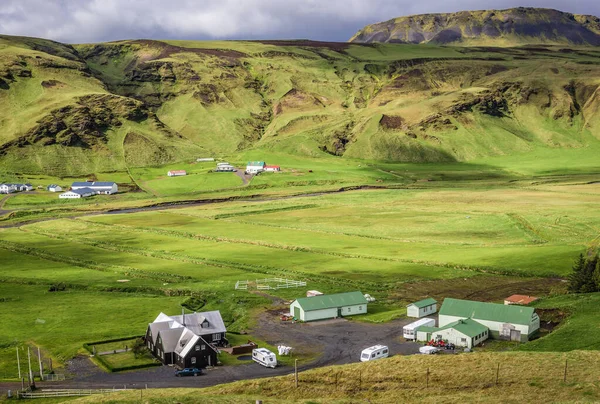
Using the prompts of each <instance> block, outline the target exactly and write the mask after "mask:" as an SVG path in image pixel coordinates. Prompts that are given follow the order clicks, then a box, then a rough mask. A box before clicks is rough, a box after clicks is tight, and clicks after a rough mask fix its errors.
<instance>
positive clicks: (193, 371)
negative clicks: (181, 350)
mask: <svg viewBox="0 0 600 404" xmlns="http://www.w3.org/2000/svg"><path fill="white" fill-rule="evenodd" d="M201 374H202V369H198V368H185V369H181V370H176V371H175V376H177V377H181V376H198V375H201Z"/></svg>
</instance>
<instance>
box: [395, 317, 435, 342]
mask: <svg viewBox="0 0 600 404" xmlns="http://www.w3.org/2000/svg"><path fill="white" fill-rule="evenodd" d="M423 326H424V327H435V319H433V318H422V319H420V320H417V321H415V322H413V323H410V324H407V325H405V326H404V327H402V335H403V336H404V338H406V339H411V340H414V339H417V328H419V327H423Z"/></svg>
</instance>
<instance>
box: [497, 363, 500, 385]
mask: <svg viewBox="0 0 600 404" xmlns="http://www.w3.org/2000/svg"><path fill="white" fill-rule="evenodd" d="M499 376H500V364H498V368H497V369H496V386H497V385H498V377H499Z"/></svg>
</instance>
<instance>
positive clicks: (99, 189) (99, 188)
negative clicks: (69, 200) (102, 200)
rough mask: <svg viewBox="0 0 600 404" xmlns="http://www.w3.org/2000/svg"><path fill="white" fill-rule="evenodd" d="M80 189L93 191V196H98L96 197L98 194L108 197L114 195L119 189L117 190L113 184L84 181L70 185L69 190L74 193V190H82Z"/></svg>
mask: <svg viewBox="0 0 600 404" xmlns="http://www.w3.org/2000/svg"><path fill="white" fill-rule="evenodd" d="M82 188H89V189H91V190H92V191H93V193H94V194H98V195H99V194H106V195H110V194H116V193H117V192H119V188H118V186H117V184H115V183H114V182H100V181H96V182H91V181H84V182H74V183H73V184H72V185H71V190H73V191H76V190H78V189H82Z"/></svg>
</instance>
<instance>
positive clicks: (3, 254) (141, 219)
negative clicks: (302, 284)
mask: <svg viewBox="0 0 600 404" xmlns="http://www.w3.org/2000/svg"><path fill="white" fill-rule="evenodd" d="M203 169H204V168H199V170H203ZM396 169H397V170H398V171H399V172H402V171H403V170H402V169H400V168H396ZM425 172H426V173H430V172H431V171H425ZM440 172H442V171H440ZM448 172H452V171H448ZM454 172H456V173H458V172H457V171H454ZM471 172H472V171H467V175H466V177H465V179H464V180H462V181H461V180H460V176H458V174H456V177H454V178H453V179H449V180H448V182H447V183H448V184H451V186H450V187H443V183H444V181H439V180H437V181H425V182H414V184H415V186H418V188H403V189H387V190H385V189H384V190H377V189H376V190H362V191H352V192H347V193H337V194H328V195H318V196H305V197H302V198H288V199H279V200H266V201H233V202H227V203H216V204H208V205H200V206H194V207H181V208H177V209H167V210H155V211H141V212H137V213H127V214H111V215H95V216H84V217H79V218H63V219H56V220H49V221H42V222H39V223H32V224H27V225H22V226H20V227H15V228H5V229H0V259H1V260H2V262H3V266H2V271H1V273H0V277H1V278H2V281H3V283H2V285H1V286H0V288H1V290H2V293H1V296H2V298H3V299H2V301H1V302H0V305H1V306H0V307H2V310H0V322H2V323H3V324H4V323H12V324H17V326H16V327H11V328H6V329H3V330H2V332H1V335H0V337H1V338H0V346H1V347H2V348H0V356H1V357H2V358H3V360H2V361H0V362H1V363H2V366H1V368H0V374H6V373H10V372H11V371H14V369H13V368H14V366H13V365H14V364H13V362H12V361H11V358H12V356H13V355H14V354H13V350H14V347H15V346H17V345H20V344H24V343H35V344H38V345H40V346H42V347H43V349H44V350H45V351H46V352H48V355H50V356H52V357H54V358H56V359H57V361H58V363H60V362H61V361H62V360H64V359H66V358H68V357H70V356H72V355H74V354H75V353H76V352H77V351H78V350H80V349H81V346H82V344H83V343H84V342H89V341H96V340H104V339H112V338H118V337H124V336H131V335H136V334H138V335H139V334H142V333H143V332H144V330H145V327H146V324H147V323H148V322H149V321H151V320H152V318H154V316H155V315H156V314H158V313H159V312H161V311H163V312H171V313H172V312H178V311H179V310H180V305H181V304H187V305H188V308H189V309H190V310H205V309H207V310H209V309H219V310H221V312H222V314H223V317H224V319H225V321H226V323H227V325H228V328H229V329H230V330H231V331H250V332H251V330H252V327H253V326H254V323H253V321H254V320H253V318H254V315H255V313H257V310H258V312H259V311H260V310H261V308H262V307H266V306H265V305H268V304H270V302H269V300H268V299H266V298H265V297H262V296H258V295H255V294H252V293H248V292H245V291H235V290H234V285H235V283H236V281H238V280H254V279H261V278H265V277H272V276H278V277H287V278H290V279H295V280H304V281H307V282H308V285H307V287H306V288H305V289H318V290H321V291H323V292H340V291H345V290H349V289H360V290H362V291H363V293H370V294H372V295H373V296H375V297H376V298H377V299H378V301H379V302H378V303H377V304H376V305H374V306H373V309H372V310H371V311H370V313H369V314H368V315H367V316H365V317H364V318H363V319H361V321H370V322H381V321H389V320H390V319H393V318H397V317H401V316H403V315H404V305H405V304H406V303H407V302H409V301H411V300H414V299H418V298H422V297H425V296H434V297H436V298H443V297H445V296H453V297H465V296H470V295H472V294H473V293H476V294H477V296H480V297H479V298H480V299H484V300H492V301H498V300H501V299H502V297H504V296H505V295H507V294H512V293H519V292H521V291H523V290H526V291H530V290H531V291H533V292H528V293H541V294H542V295H544V294H548V293H556V292H559V293H560V290H563V289H564V288H563V289H561V288H560V287H559V283H560V282H558V283H557V281H556V280H555V279H554V278H555V277H565V276H567V275H568V274H569V271H570V267H571V265H572V262H573V260H574V258H575V257H576V256H577V255H578V254H579V253H580V252H582V251H585V250H586V249H587V248H589V247H590V246H593V245H596V243H597V241H598V234H599V232H598V229H600V214H598V213H597V212H599V211H600V210H599V209H598V203H599V202H598V198H597V195H598V194H599V193H600V186H599V184H598V183H595V182H593V181H592V182H590V181H581V178H580V177H579V176H568V177H563V178H562V179H561V180H560V181H558V180H557V179H556V178H554V179H552V180H550V181H544V180H529V181H525V180H524V179H521V180H519V181H517V182H508V183H507V182H505V180H504V179H494V177H493V176H492V177H489V178H488V179H487V180H477V181H473V180H469V179H468V178H469V177H468V176H469V174H468V173H471ZM411 174H412V175H423V174H418V173H411ZM139 175H140V176H143V175H144V174H143V173H142V174H139ZM148 175H149V176H151V175H154V174H148ZM276 175H277V174H276ZM192 176H193V175H190V177H192ZM236 178H237V177H236ZM258 178H267V176H264V177H263V176H259V177H257V179H258ZM541 178H542V177H540V179H541ZM166 180H167V179H165V181H166ZM169 180H172V179H169ZM455 185H456V186H455ZM532 207H535V209H532ZM486 285H487V286H486ZM52 286H54V287H58V288H59V290H60V289H61V288H63V289H65V290H64V291H58V292H49V290H50V288H51V287H52ZM494 291H496V292H494ZM305 292H306V290H304V289H298V290H296V289H287V290H278V291H270V293H271V294H272V295H274V296H276V297H279V298H282V299H285V300H290V299H293V298H295V297H298V296H302V295H303V294H304V293H305ZM190 297H194V299H193V300H188V299H190ZM570 299H571V298H569V297H565V298H562V297H556V298H551V299H545V300H542V301H541V302H540V306H539V307H543V308H558V309H560V310H564V311H567V312H568V313H571V314H572V316H573V317H572V318H570V319H569V320H568V321H567V322H566V323H564V324H563V325H562V326H561V327H559V328H558V329H557V330H556V331H554V332H553V333H551V334H550V335H548V336H546V337H544V338H541V339H540V340H538V341H535V342H532V343H531V344H527V345H524V346H523V347H522V348H521V349H526V350H535V351H537V350H541V351H565V350H570V349H574V348H578V349H596V348H597V341H595V339H594V338H595V337H593V335H594V334H593V333H584V331H583V329H584V328H585V324H589V323H590V322H592V321H596V318H597V315H596V313H595V311H594V310H593V307H594V305H595V304H596V300H597V299H596V296H589V297H582V298H581V300H570ZM594 299H596V300H594ZM186 302H188V303H186ZM75 306H77V307H78V309H77V310H76V311H72V310H71V308H72V307H75ZM111 307H119V308H120V310H119V311H113V310H112V309H111ZM108 311H110V312H111V313H112V314H111V315H110V316H111V317H110V318H111V321H110V322H109V324H110V325H109V326H107V325H106V324H105V323H102V324H100V323H98V324H97V325H96V324H95V323H93V322H90V318H94V317H97V316H102V315H103V313H106V312H108ZM38 319H39V320H43V321H39V322H36V321H37V320H38ZM82 323H86V324H88V326H87V327H85V329H81V328H80V327H78V326H77V324H82ZM579 333H580V334H586V335H589V337H586V338H584V339H581V338H579V339H577V341H576V342H575V339H574V338H573V335H575V334H579ZM244 338H246V337H244ZM248 338H251V335H250V336H248ZM62 341H69V342H68V343H62ZM265 342H266V343H268V342H269V341H265ZM11 369H12V370H11Z"/></svg>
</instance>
